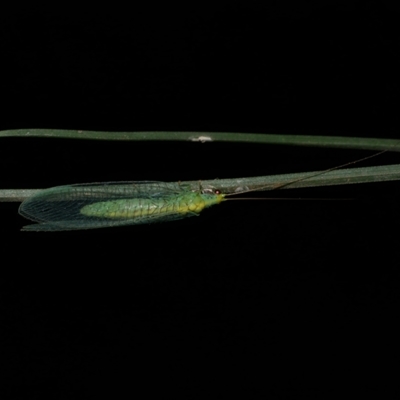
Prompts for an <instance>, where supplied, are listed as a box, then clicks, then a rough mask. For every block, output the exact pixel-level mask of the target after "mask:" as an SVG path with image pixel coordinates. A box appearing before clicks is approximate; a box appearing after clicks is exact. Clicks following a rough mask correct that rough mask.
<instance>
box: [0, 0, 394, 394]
mask: <svg viewBox="0 0 400 400" xmlns="http://www.w3.org/2000/svg"><path fill="white" fill-rule="evenodd" d="M299 3H300V2H290V1H282V2H268V4H267V5H258V6H256V5H254V6H251V5H241V6H234V5H230V6H226V7H222V6H217V7H216V6H212V7H206V6H202V7H200V6H199V7H195V6H189V7H188V6H186V8H178V7H171V6H170V5H168V6H166V5H164V6H159V5H157V6H156V5H153V6H149V7H147V8H140V9H139V8H137V7H134V8H133V9H131V10H128V9H126V10H123V9H120V10H118V11H115V10H109V9H101V8H100V7H99V6H96V8H95V9H92V10H90V11H84V10H75V11H71V10H70V11H68V10H60V11H56V10H47V11H43V12H39V11H38V10H37V9H36V8H33V7H32V9H24V10H23V11H21V10H18V11H15V12H11V13H10V14H3V15H1V24H0V25H1V28H0V35H1V37H0V52H1V66H0V71H1V78H0V93H1V98H2V102H1V103H2V106H1V116H2V117H1V128H0V129H19V128H59V129H62V128H64V129H82V130H105V131H140V130H143V131H146V130H147V131H155V130H162V131H204V132H207V131H209V132H213V131H220V132H254V133H257V132H260V133H282V134H285V133H286V134H311V135H332V136H364V137H385V138H386V137H387V138H399V131H398V130H399V120H398V109H399V83H400V82H399V72H398V71H399V67H400V59H399V35H398V33H397V31H396V29H395V28H396V25H397V23H398V17H399V10H398V8H396V7H394V6H392V5H391V4H390V3H389V2H387V1H379V2H378V1H365V2H359V1H334V0H331V1H325V2H323V4H321V2H319V1H308V2H303V3H302V4H299ZM0 142H1V144H0V166H1V170H2V173H1V180H0V184H1V187H2V188H41V187H43V188H44V187H51V186H56V185H63V184H69V183H79V182H96V181H117V180H160V181H178V180H195V179H213V178H231V177H242V176H257V175H268V174H274V173H286V172H288V173H289V172H300V171H313V170H320V169H325V168H329V167H333V166H335V165H340V164H343V163H345V162H349V161H352V160H356V159H359V158H362V157H364V156H366V155H368V154H371V153H367V152H363V151H355V150H337V149H325V150H321V149H316V148H314V149H310V148H300V147H298V148H295V147H279V146H268V145H247V144H246V145H244V144H228V143H223V144H217V143H205V144H200V143H177V142H152V143H138V142H133V143H127V142H95V141H79V140H61V139H60V140H57V139H47V140H46V139H34V138H29V139H28V138H18V139H17V138H13V139H6V138H1V139H0ZM385 163H398V156H397V155H396V154H394V155H393V154H389V153H387V154H384V155H381V156H379V157H377V158H374V159H372V160H369V162H368V163H363V166H364V165H378V164H385ZM281 194H283V195H284V196H294V197H322V198H332V199H335V198H353V199H355V200H352V201H320V202H318V201H307V202H306V201H300V202H294V201H293V202H292V201H290V202H285V201H282V202H278V201H270V202H264V201H258V202H230V203H228V202H227V203H224V204H222V205H220V206H218V207H214V208H212V209H209V210H206V211H205V212H204V213H203V214H202V215H201V216H200V217H199V218H189V219H187V220H182V221H177V222H172V223H165V224H154V225H149V226H133V227H124V228H119V229H103V230H93V231H82V232H62V233H52V234H46V233H43V234H40V233H26V232H20V229H21V227H22V226H23V225H25V224H26V222H27V221H25V220H24V219H23V218H22V217H20V216H19V215H18V212H17V210H18V204H16V203H10V204H7V203H3V204H1V206H0V208H1V210H0V212H1V221H2V223H1V224H0V232H1V241H2V260H1V261H2V263H1V264H2V271H3V274H2V275H3V276H2V279H1V283H0V298H1V303H0V311H1V320H0V329H1V331H2V336H3V340H2V342H1V346H2V354H3V355H6V354H8V355H11V356H10V357H3V360H7V361H6V363H5V367H6V368H5V376H6V377H7V379H8V382H9V389H7V390H9V393H14V394H18V393H19V392H22V391H24V390H25V389H29V391H30V394H31V397H30V398H34V397H35V396H36V395H39V393H41V392H42V390H43V388H46V390H51V389H49V388H50V387H51V385H48V383H49V382H51V383H52V384H56V385H57V386H58V389H57V390H56V392H55V393H57V398H70V396H72V395H73V394H74V393H75V391H79V392H81V393H82V392H84V393H86V391H89V390H95V389H97V388H98V387H99V386H100V383H101V382H102V381H103V380H105V379H107V380H111V379H113V378H115V377H117V378H119V380H120V384H119V386H121V387H125V386H127V387H129V388H130V391H131V393H132V394H135V393H136V392H137V391H139V388H142V387H143V386H144V387H145V388H146V390H148V391H149V392H152V391H153V390H157V388H159V386H163V385H164V384H165V383H168V387H170V388H172V389H173V390H175V391H181V390H183V388H184V387H186V385H187V384H188V383H191V382H195V383H196V385H197V386H198V387H199V388H201V387H206V386H207V385H208V384H210V383H214V384H217V383H219V384H221V383H222V385H219V386H220V387H221V389H220V390H221V391H222V390H226V389H229V388H234V389H235V390H236V389H237V387H238V386H241V387H244V388H245V390H246V392H247V394H250V393H253V392H256V391H257V392H258V391H259V390H261V391H262V392H264V393H265V394H267V393H269V394H270V395H275V396H276V397H277V398H283V397H286V396H287V395H290V394H293V393H296V394H298V393H303V392H304V393H308V394H309V393H310V392H316V393H318V394H322V393H326V392H330V391H331V390H333V389H334V388H337V387H342V385H344V382H352V381H354V379H355V377H354V371H355V370H359V366H361V365H364V366H366V369H367V370H368V369H371V370H373V368H374V366H375V367H376V366H377V365H382V364H386V362H385V361H384V356H385V355H386V354H388V353H390V354H393V348H394V346H395V343H396V340H397V339H395V338H396V337H397V335H398V333H399V332H398V330H397V328H396V326H397V324H396V321H397V319H398V315H399V313H398V306H399V290H400V287H399V270H398V253H399V251H398V233H397V232H398V229H397V227H398V221H399V217H400V212H399V211H398V206H397V200H398V190H397V183H387V184H373V185H359V186H349V187H332V188H320V189H307V190H302V191H299V190H298V191H294V190H293V191H289V190H288V191H282V192H280V193H279V195H281ZM9 273H10V274H9ZM372 360H374V361H372ZM203 363H205V364H203ZM203 365H204V366H203ZM226 365H230V366H231V367H232V366H233V370H235V371H236V373H237V374H238V375H239V377H240V378H234V376H233V375H230V377H231V378H230V379H228V380H227V381H225V380H223V379H222V376H223V375H224V373H223V371H226V368H225V367H226ZM336 365H340V368H337V367H336ZM196 366H197V368H198V369H197V368H196ZM251 367H252V368H251ZM370 367H371V368H370ZM253 368H254V370H253ZM271 368H272V369H273V370H274V372H273V373H272V374H270V373H267V370H269V369H271ZM256 371H257V372H256ZM334 373H338V375H337V376H336V375H335V374H334ZM203 374H204V376H203ZM389 380H390V378H389ZM160 382H162V383H160ZM260 384H261V385H260ZM88 387H92V389H88ZM355 387H358V388H367V389H369V390H377V391H379V392H380V388H381V386H380V383H379V382H377V381H376V380H375V379H368V378H366V377H365V378H364V379H361V380H360V381H356V385H355ZM93 388H95V389H93ZM222 388H224V389H222ZM215 393H220V392H219V391H217V392H215ZM221 393H222V392H221Z"/></svg>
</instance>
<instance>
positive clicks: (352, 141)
mask: <svg viewBox="0 0 400 400" xmlns="http://www.w3.org/2000/svg"><path fill="white" fill-rule="evenodd" d="M0 137H44V138H64V139H86V140H121V141H157V140H159V141H189V142H199V143H208V142H234V143H263V144H280V145H291V146H313V147H333V148H343V149H364V150H377V151H378V150H389V151H400V140H396V139H376V138H362V137H341V136H311V135H276V134H263V133H229V132H162V131H158V132H102V131H81V130H62V129H14V130H5V131H0Z"/></svg>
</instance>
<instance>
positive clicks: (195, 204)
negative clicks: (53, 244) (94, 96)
mask: <svg viewBox="0 0 400 400" xmlns="http://www.w3.org/2000/svg"><path fill="white" fill-rule="evenodd" d="M381 153H382V152H380V153H377V154H374V155H372V156H368V157H365V158H363V159H362V160H365V159H367V158H371V157H375V156H376V155H378V154H381ZM362 160H357V161H353V162H350V163H347V164H344V165H340V166H337V167H334V168H330V169H329V170H325V171H320V172H316V173H314V174H311V175H309V176H308V177H305V178H300V179H297V180H294V181H291V182H289V183H286V184H281V185H277V186H276V187H275V189H279V188H282V187H283V186H288V185H291V184H293V183H295V182H298V181H300V180H305V179H309V178H312V177H315V176H317V175H322V174H324V173H326V172H329V171H332V170H334V169H338V168H341V167H343V166H346V165H349V164H354V163H356V162H359V161H362ZM256 190H262V187H261V188H260V187H258V188H254V189H251V188H250V189H240V190H238V191H236V190H235V191H234V192H228V193H222V191H221V190H219V189H216V188H214V187H210V186H207V187H202V185H201V183H200V182H199V185H198V187H197V188H195V189H193V186H191V185H189V184H187V183H176V182H153V181H142V182H105V183H89V184H77V185H67V186H57V187H53V188H50V189H45V190H42V191H39V192H38V193H37V194H35V195H33V196H31V197H29V198H27V199H26V200H24V201H23V202H22V204H21V205H20V208H19V213H20V214H21V215H22V216H24V217H26V218H28V219H31V220H33V221H35V222H37V224H33V225H27V226H25V227H23V230H25V231H66V230H80V229H94V228H106V227H113V226H124V225H138V224H147V223H152V222H162V221H172V220H177V219H181V218H185V217H191V216H198V215H199V214H200V213H201V211H202V210H204V209H205V208H208V207H211V206H213V205H214V204H219V203H221V202H222V201H225V200H228V199H227V197H229V196H233V195H236V194H241V193H246V192H253V191H256Z"/></svg>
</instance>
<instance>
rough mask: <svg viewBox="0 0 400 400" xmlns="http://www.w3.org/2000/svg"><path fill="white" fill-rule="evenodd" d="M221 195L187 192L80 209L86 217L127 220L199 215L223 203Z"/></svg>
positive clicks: (103, 202)
mask: <svg viewBox="0 0 400 400" xmlns="http://www.w3.org/2000/svg"><path fill="white" fill-rule="evenodd" d="M223 199H224V195H222V194H202V193H197V192H187V193H184V194H179V195H171V196H165V197H162V198H132V199H118V200H109V201H100V202H97V203H93V204H88V205H86V206H84V207H82V208H81V210H80V213H81V214H83V215H85V216H88V217H97V218H110V219H127V218H130V219H132V218H143V217H147V216H149V217H150V216H152V217H154V216H158V217H162V216H163V215H170V214H188V213H196V214H199V213H200V212H201V211H202V210H203V209H204V208H207V207H210V206H212V205H214V204H219V203H220V202H221V201H223Z"/></svg>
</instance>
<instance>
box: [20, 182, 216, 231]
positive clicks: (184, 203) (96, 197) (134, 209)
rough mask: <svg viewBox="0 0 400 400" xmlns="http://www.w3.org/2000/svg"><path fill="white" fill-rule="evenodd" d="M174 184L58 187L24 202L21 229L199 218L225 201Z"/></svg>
mask: <svg viewBox="0 0 400 400" xmlns="http://www.w3.org/2000/svg"><path fill="white" fill-rule="evenodd" d="M223 197H224V196H223V195H220V194H216V193H211V192H208V193H206V194H205V193H201V191H200V189H199V190H198V191H193V190H190V189H189V188H188V187H185V186H184V185H181V184H179V183H174V182H152V181H143V182H105V183H89V184H78V185H67V186H57V187H53V188H50V189H45V190H43V191H40V192H39V193H37V194H36V195H34V196H32V197H30V198H28V199H26V200H25V201H23V202H22V203H21V205H20V208H19V213H20V214H21V215H22V216H24V217H25V218H28V219H31V220H33V221H35V222H37V224H33V225H27V226H24V227H23V230H25V231H64V230H78V229H94V228H105V227H112V226H123V225H137V224H147V223H152V222H162V221H171V220H176V219H181V218H185V217H190V216H195V215H199V213H200V212H201V211H202V210H203V209H204V208H205V207H209V206H211V205H213V204H217V203H219V202H221V201H222V200H223Z"/></svg>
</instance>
